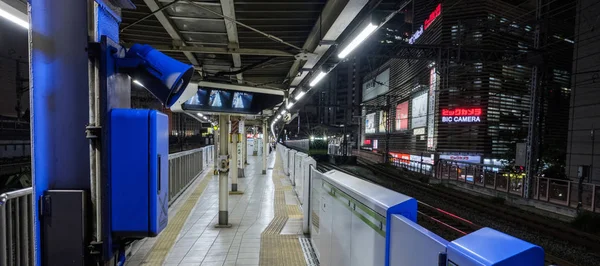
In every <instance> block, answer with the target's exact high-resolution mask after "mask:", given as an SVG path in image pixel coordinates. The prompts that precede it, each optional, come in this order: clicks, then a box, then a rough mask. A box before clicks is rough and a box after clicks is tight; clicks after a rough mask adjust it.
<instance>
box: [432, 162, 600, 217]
mask: <svg viewBox="0 0 600 266" xmlns="http://www.w3.org/2000/svg"><path fill="white" fill-rule="evenodd" d="M502 168H503V167H502V166H495V165H483V164H473V163H463V162H455V161H448V160H439V161H438V162H437V167H436V176H435V177H436V178H438V179H442V180H452V181H455V182H462V183H467V184H471V185H476V186H481V187H485V188H489V189H493V190H497V191H502V192H505V193H509V194H514V195H519V196H521V197H523V194H524V190H523V179H524V177H525V174H524V173H519V172H506V171H503V169H502ZM579 185H580V184H579V182H576V181H570V180H563V179H553V178H545V177H536V178H535V179H534V187H533V189H534V191H533V192H534V194H533V199H535V200H540V201H545V202H551V203H554V204H558V205H563V206H568V207H571V208H580V209H583V210H588V211H591V212H600V208H598V206H599V205H600V196H599V194H600V186H599V185H596V184H590V183H581V189H580V187H579ZM580 195H581V199H580Z"/></svg>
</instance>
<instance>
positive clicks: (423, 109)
mask: <svg viewBox="0 0 600 266" xmlns="http://www.w3.org/2000/svg"><path fill="white" fill-rule="evenodd" d="M411 110H412V115H411V117H410V118H411V120H412V121H411V123H410V127H411V128H418V127H425V126H426V125H427V93H424V94H421V95H419V96H417V97H415V98H413V99H412V108H411Z"/></svg>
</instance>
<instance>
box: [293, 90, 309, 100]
mask: <svg viewBox="0 0 600 266" xmlns="http://www.w3.org/2000/svg"><path fill="white" fill-rule="evenodd" d="M304 94H306V92H303V91H300V92H299V93H298V94H296V97H294V99H296V101H297V100H300V98H302V97H304Z"/></svg>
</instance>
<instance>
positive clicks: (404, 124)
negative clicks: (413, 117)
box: [396, 101, 408, 131]
mask: <svg viewBox="0 0 600 266" xmlns="http://www.w3.org/2000/svg"><path fill="white" fill-rule="evenodd" d="M406 129H408V101H406V102H403V103H400V104H398V105H396V130H397V131H398V130H406Z"/></svg>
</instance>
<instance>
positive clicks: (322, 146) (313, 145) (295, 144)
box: [283, 137, 328, 161]
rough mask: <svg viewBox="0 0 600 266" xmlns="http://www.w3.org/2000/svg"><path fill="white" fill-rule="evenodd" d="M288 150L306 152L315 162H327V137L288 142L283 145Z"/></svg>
mask: <svg viewBox="0 0 600 266" xmlns="http://www.w3.org/2000/svg"><path fill="white" fill-rule="evenodd" d="M283 144H284V145H285V146H287V147H288V148H292V149H295V150H297V151H301V152H304V153H306V154H308V156H311V157H313V158H314V159H315V160H317V161H320V160H327V146H328V141H327V137H310V138H308V139H295V140H286V141H284V143H283Z"/></svg>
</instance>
